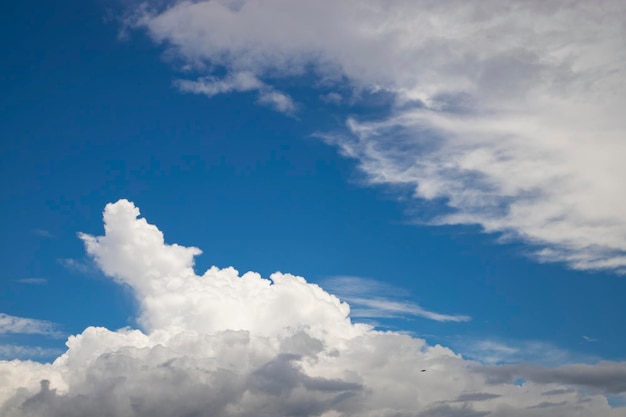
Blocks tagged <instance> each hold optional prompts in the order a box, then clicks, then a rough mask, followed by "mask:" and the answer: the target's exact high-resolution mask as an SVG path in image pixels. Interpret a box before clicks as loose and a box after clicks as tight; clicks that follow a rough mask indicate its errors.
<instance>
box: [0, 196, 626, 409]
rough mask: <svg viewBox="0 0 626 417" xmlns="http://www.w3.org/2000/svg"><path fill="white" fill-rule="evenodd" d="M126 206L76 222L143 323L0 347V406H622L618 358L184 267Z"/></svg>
mask: <svg viewBox="0 0 626 417" xmlns="http://www.w3.org/2000/svg"><path fill="white" fill-rule="evenodd" d="M138 216H139V210H138V209H137V208H136V207H135V206H134V205H133V204H132V203H130V202H128V201H126V200H120V201H118V202H117V203H114V204H108V205H107V206H106V208H105V211H104V229H105V234H104V235H103V236H92V235H88V234H81V235H80V236H81V238H82V240H83V241H84V243H85V247H86V250H87V252H88V253H89V255H90V256H92V257H93V259H94V260H95V262H96V264H97V265H98V266H99V267H100V268H101V269H102V271H103V272H104V273H105V274H106V275H107V276H109V277H111V278H112V279H115V280H116V281H117V282H118V283H120V284H121V285H127V286H129V287H130V288H131V289H132V290H133V293H134V295H135V297H136V298H137V301H138V305H139V312H140V317H139V323H140V324H141V326H142V330H134V329H121V330H117V331H111V330H108V329H105V328H100V327H89V328H87V329H85V331H83V332H82V333H81V334H78V335H75V336H70V337H69V339H68V341H67V347H68V350H67V351H66V352H65V353H64V354H62V355H61V356H60V357H59V358H57V359H56V360H55V361H54V362H53V363H51V364H41V363H35V362H31V361H19V360H14V361H0V415H2V416H3V417H43V416H46V417H61V416H63V417H73V416H76V417H78V416H86V415H107V416H110V417H140V416H141V417H144V416H145V417H148V416H150V417H161V416H163V417H171V416H191V415H193V416H207V417H208V416H211V417H216V416H218V417H219V416H224V417H234V416H242V417H243V416H246V417H247V416H249V417H252V416H302V417H304V416H323V417H338V416H366V417H374V416H376V417H388V416H389V417H391V416H407V417H408V416H418V417H427V416H440V415H446V416H464V417H469V416H494V417H497V416H501V417H504V416H507V417H521V416H524V417H531V416H536V417H539V416H545V415H546V413H547V411H546V410H549V413H550V414H549V415H550V416H563V417H565V416H567V417H576V416H579V417H587V416H589V415H593V416H598V417H605V416H606V417H623V416H626V409H625V408H611V407H610V406H609V404H608V402H607V399H606V397H605V395H604V394H605V393H610V394H614V393H618V394H619V393H624V392H625V391H626V385H625V384H624V381H625V380H626V369H625V368H624V364H623V363H619V362H618V363H616V362H604V363H600V364H597V365H568V366H565V367H561V368H556V369H549V368H542V367H538V366H534V367H527V366H524V365H515V366H499V365H494V366H485V365H482V364H480V363H479V362H475V361H468V360H466V359H463V358H462V357H461V356H460V355H458V354H456V353H455V352H453V351H452V350H450V349H448V348H445V347H443V346H440V345H436V346H429V345H428V344H427V343H426V342H425V341H424V340H422V339H418V338H413V337H411V336H409V335H406V334H400V333H394V332H381V331H376V330H374V329H373V328H371V327H370V326H367V325H365V324H355V323H353V322H352V321H351V320H350V316H349V313H350V307H349V306H348V305H347V304H346V303H344V302H342V301H341V300H340V299H338V298H337V297H335V296H333V295H331V294H329V293H328V292H326V291H324V290H323V289H322V288H320V287H319V286H317V285H315V284H311V283H308V282H307V281H306V280H305V279H304V278H302V277H297V276H293V275H290V274H282V273H275V274H273V275H272V276H271V280H269V279H265V278H262V277H261V276H259V275H258V274H256V273H254V272H248V273H245V274H243V275H241V276H240V275H239V273H238V272H237V271H236V270H234V269H233V268H225V269H219V268H217V267H212V268H210V269H209V270H207V271H206V272H205V273H204V274H202V275H197V274H196V273H195V272H194V270H193V265H194V263H193V260H194V257H195V256H197V255H199V254H200V250H199V249H198V248H195V247H185V246H181V245H178V244H167V243H166V242H165V239H164V236H163V234H162V232H161V231H160V230H159V229H158V228H157V227H156V226H154V225H151V224H149V223H148V222H147V221H146V220H145V219H143V218H139V217H138ZM422 370H425V372H423V371H422ZM603 375H604V376H606V378H604V377H603ZM518 377H523V378H526V382H525V383H524V384H523V385H521V386H519V385H516V384H514V383H513V382H514V379H515V378H518ZM603 381H606V383H604V382H603ZM547 400H549V401H547Z"/></svg>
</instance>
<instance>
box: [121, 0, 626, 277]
mask: <svg viewBox="0 0 626 417" xmlns="http://www.w3.org/2000/svg"><path fill="white" fill-rule="evenodd" d="M129 21H132V25H133V26H134V27H136V28H142V29H145V30H146V31H147V32H148V33H149V34H150V35H151V36H152V38H153V39H154V40H155V41H156V42H159V43H163V44H165V45H166V46H167V47H168V48H169V53H171V54H172V55H173V56H177V57H179V58H180V59H181V60H182V61H183V62H186V63H187V64H188V65H191V66H195V67H196V68H198V69H199V70H200V71H207V70H206V68H219V69H221V70H225V71H226V72H227V73H228V74H230V75H227V76H226V78H224V80H222V81H220V80H218V79H216V78H204V79H201V80H198V81H179V84H178V85H179V88H182V89H183V90H186V91H192V90H193V91H196V92H204V93H205V94H207V92H206V91H207V88H208V89H209V90H210V91H211V94H216V91H217V90H219V92H227V91H231V90H237V89H239V90H241V88H240V87H235V86H234V85H233V83H232V82H231V81H232V80H236V79H237V78H238V77H241V75H240V74H248V76H253V77H254V79H255V80H257V83H258V86H257V87H254V88H255V89H259V91H261V92H262V91H272V90H271V88H272V87H271V86H270V83H271V82H272V80H277V79H279V78H281V77H291V78H296V77H301V76H302V75H307V76H311V75H313V76H314V77H317V78H318V79H319V80H320V81H323V83H322V84H323V85H325V86H335V87H337V89H339V90H343V91H345V90H346V88H352V89H354V90H355V91H363V90H367V91H379V92H385V93H388V94H390V95H391V96H392V97H394V105H393V106H392V108H391V109H390V110H391V111H390V115H389V116H388V117H386V118H382V119H377V120H370V119H366V118H362V117H361V118H359V117H355V118H352V119H350V120H348V123H347V126H348V129H347V131H337V132H327V133H325V134H323V135H320V136H322V137H323V138H324V139H325V140H326V141H327V142H329V143H332V144H333V145H335V146H337V147H338V148H339V149H340V150H341V152H342V153H343V154H344V155H346V156H348V157H351V158H356V159H357V160H358V162H359V166H360V168H361V170H362V171H363V172H364V173H365V174H366V175H367V178H368V180H369V181H370V182H371V183H378V184H387V185H391V186H400V187H402V188H403V189H407V188H408V189H410V190H412V193H413V196H414V198H415V199H418V200H419V199H425V200H436V201H439V202H441V203H443V204H445V205H446V206H447V208H448V211H447V213H445V214H441V215H439V216H436V217H434V218H426V219H424V218H422V219H420V220H423V221H427V222H430V223H432V224H478V225H480V226H482V228H483V229H484V230H485V231H487V232H494V233H498V234H501V235H503V236H504V237H506V238H515V239H520V240H522V241H524V242H526V243H529V244H531V245H533V246H534V247H535V248H536V250H535V252H534V255H535V256H536V258H537V259H539V260H541V261H563V262H566V263H567V264H568V265H569V266H570V267H572V268H576V269H582V270H609V271H615V272H618V273H624V272H626V221H625V220H624V216H623V213H624V212H626V193H625V192H624V186H623V178H625V177H626V166H625V165H624V164H623V163H622V161H623V160H624V158H625V157H626V119H624V117H623V116H622V113H623V109H624V108H625V107H626V74H625V73H624V68H626V23H625V22H626V3H624V2H623V1H621V0H600V1H598V2H594V4H593V5H591V4H590V3H586V2H574V1H569V0H547V1H541V2H535V1H511V0H504V1H503V0H487V1H481V2H467V1H463V0H446V1H437V2H432V1H428V0H406V1H394V2H388V1H384V0H346V1H341V2H335V1H298V2H291V1H287V0H268V1H263V2H257V1H246V0H241V1H227V0H223V1H193V2H191V1H178V2H175V3H173V4H170V5H169V6H168V7H165V8H163V7H160V3H159V4H157V3H156V2H155V3H154V4H151V3H150V2H148V3H144V6H143V8H141V9H139V10H134V11H133V13H132V19H129ZM209 77H211V76H209ZM207 79H210V80H211V81H210V83H209V85H206V80H207ZM262 79H263V80H264V81H261V80H262ZM203 80H204V81H203ZM227 84H228V85H227ZM346 84H347V85H346ZM185 86H186V87H185ZM260 86H263V87H260ZM201 90H202V91H201ZM274 92H275V93H276V94H281V95H282V96H281V97H283V98H284V99H287V98H288V96H286V95H284V94H283V93H278V92H277V91H274ZM329 94H330V93H329ZM335 94H336V93H335ZM327 96H328V95H324V96H323V97H327ZM267 100H269V101H268V102H269V103H274V104H272V105H274V106H275V107H277V108H278V109H279V110H280V106H279V105H278V102H279V101H280V102H284V101H285V100H283V99H281V100H271V99H270V98H268V99H267ZM259 101H260V102H264V101H265V100H264V99H263V98H262V97H261V98H259ZM288 107H289V106H288Z"/></svg>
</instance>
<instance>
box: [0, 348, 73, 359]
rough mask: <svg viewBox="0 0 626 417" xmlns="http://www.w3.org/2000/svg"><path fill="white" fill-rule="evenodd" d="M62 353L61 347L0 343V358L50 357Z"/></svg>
mask: <svg viewBox="0 0 626 417" xmlns="http://www.w3.org/2000/svg"><path fill="white" fill-rule="evenodd" d="M62 353H63V351H62V350H61V349H55V348H46V347H41V346H24V345H13V344H0V358H4V359H16V358H17V359H22V358H30V359H32V358H50V357H56V356H59V355H61V354H62Z"/></svg>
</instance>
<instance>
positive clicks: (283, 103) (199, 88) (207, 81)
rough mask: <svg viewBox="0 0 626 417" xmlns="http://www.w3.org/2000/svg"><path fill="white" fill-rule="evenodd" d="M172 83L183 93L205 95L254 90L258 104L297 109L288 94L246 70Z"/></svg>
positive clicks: (286, 110) (284, 109) (275, 107)
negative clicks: (223, 75)
mask: <svg viewBox="0 0 626 417" xmlns="http://www.w3.org/2000/svg"><path fill="white" fill-rule="evenodd" d="M174 85H175V86H176V88H178V89H179V90H180V91H182V92H184V93H193V94H204V95H205V96H207V97H213V96H215V95H218V94H227V93H232V92H249V91H256V92H257V93H258V100H257V101H258V102H259V103H260V104H263V105H266V106H269V107H272V108H273V109H274V110H276V111H279V112H281V113H286V114H293V113H294V112H295V111H296V109H297V107H296V104H295V103H294V101H293V99H292V98H291V97H290V96H289V95H287V94H285V93H283V92H280V91H278V90H276V89H274V88H273V87H271V86H269V85H267V84H266V83H264V82H263V81H261V80H260V79H259V78H257V77H256V76H255V75H254V74H253V73H251V72H248V71H241V72H236V73H231V74H229V75H227V76H226V77H223V78H218V77H214V76H207V77H200V78H198V79H197V80H185V79H179V80H175V81H174Z"/></svg>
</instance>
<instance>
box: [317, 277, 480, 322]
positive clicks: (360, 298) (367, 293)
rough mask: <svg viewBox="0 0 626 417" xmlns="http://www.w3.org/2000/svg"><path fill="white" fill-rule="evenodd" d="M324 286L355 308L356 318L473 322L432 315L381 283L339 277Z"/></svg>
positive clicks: (450, 316)
mask: <svg viewBox="0 0 626 417" xmlns="http://www.w3.org/2000/svg"><path fill="white" fill-rule="evenodd" d="M323 283H324V286H325V287H326V288H328V289H330V290H332V291H333V292H335V293H336V294H337V295H339V296H340V297H341V298H342V299H343V300H345V301H347V302H348V303H350V305H351V310H350V311H351V313H350V315H351V316H352V317H358V318H394V317H405V318H406V317H421V318H425V319H429V320H435V321H440V322H464V321H470V320H471V317H469V316H467V315H452V314H442V313H437V312H434V311H429V310H426V309H424V308H423V307H421V306H420V305H419V304H417V303H414V302H411V301H409V300H407V298H408V297H409V296H410V295H409V293H408V292H407V291H406V290H404V289H401V288H397V287H394V286H392V285H389V284H387V283H384V282H380V281H377V280H373V279H369V278H362V277H355V276H339V277H332V278H328V279H326V280H323Z"/></svg>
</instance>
